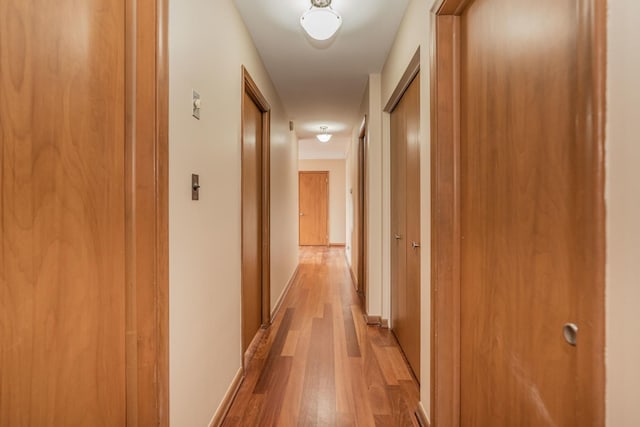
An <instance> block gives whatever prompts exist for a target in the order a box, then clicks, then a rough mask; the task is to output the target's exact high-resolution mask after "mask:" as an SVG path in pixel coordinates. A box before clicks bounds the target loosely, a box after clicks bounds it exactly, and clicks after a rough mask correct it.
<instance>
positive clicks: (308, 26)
mask: <svg viewBox="0 0 640 427" xmlns="http://www.w3.org/2000/svg"><path fill="white" fill-rule="evenodd" d="M300 25H302V28H304V30H305V31H306V32H307V34H309V36H311V37H312V38H314V39H316V40H327V39H330V38H331V36H333V35H334V34H335V33H336V31H338V29H339V28H340V25H342V17H340V15H339V14H338V12H336V11H335V10H333V9H332V8H331V0H311V8H310V9H309V10H307V11H306V12H305V13H304V14H303V15H302V16H301V17H300Z"/></svg>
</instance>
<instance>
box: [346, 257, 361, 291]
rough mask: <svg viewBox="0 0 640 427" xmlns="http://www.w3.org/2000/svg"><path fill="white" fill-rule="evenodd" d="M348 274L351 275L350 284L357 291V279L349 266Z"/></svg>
mask: <svg viewBox="0 0 640 427" xmlns="http://www.w3.org/2000/svg"><path fill="white" fill-rule="evenodd" d="M345 258H346V256H345ZM349 273H350V274H351V283H352V284H353V287H354V288H355V289H358V278H357V277H356V274H355V273H354V272H353V268H351V266H349Z"/></svg>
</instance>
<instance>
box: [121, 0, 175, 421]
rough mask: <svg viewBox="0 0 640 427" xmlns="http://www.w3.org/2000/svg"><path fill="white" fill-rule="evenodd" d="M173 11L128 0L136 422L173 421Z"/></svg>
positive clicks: (129, 344) (130, 389)
mask: <svg viewBox="0 0 640 427" xmlns="http://www.w3.org/2000/svg"><path fill="white" fill-rule="evenodd" d="M168 12H169V5H168V0H155V1H152V2H151V3H148V2H146V3H145V2H142V1H141V0H126V2H125V27H126V36H125V58H126V59H125V74H126V79H125V80H126V87H125V115H126V118H127V120H126V122H125V123H126V124H125V212H124V216H125V248H124V251H125V259H126V264H125V265H126V266H125V328H126V336H125V335H124V333H125V331H123V340H125V363H126V367H125V372H126V419H127V425H131V426H135V425H157V426H168V425H169V63H168V59H169V56H168V43H167V42H168ZM148 34H153V35H155V36H154V37H148V36H147V35H148ZM149 117H152V120H149Z"/></svg>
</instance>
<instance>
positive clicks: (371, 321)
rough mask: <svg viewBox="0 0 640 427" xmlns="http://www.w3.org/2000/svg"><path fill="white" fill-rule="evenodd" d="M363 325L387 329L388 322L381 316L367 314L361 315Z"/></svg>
mask: <svg viewBox="0 0 640 427" xmlns="http://www.w3.org/2000/svg"><path fill="white" fill-rule="evenodd" d="M362 316H363V317H364V323H366V324H367V325H369V326H380V327H381V328H389V320H388V319H383V318H382V316H370V315H368V314H366V313H365V314H363V315H362Z"/></svg>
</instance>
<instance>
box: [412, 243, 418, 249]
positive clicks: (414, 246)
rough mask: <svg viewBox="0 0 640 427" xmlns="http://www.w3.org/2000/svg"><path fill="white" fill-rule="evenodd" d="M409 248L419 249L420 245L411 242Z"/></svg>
mask: <svg viewBox="0 0 640 427" xmlns="http://www.w3.org/2000/svg"><path fill="white" fill-rule="evenodd" d="M411 247H412V248H413V249H415V248H419V247H420V243H418V242H411Z"/></svg>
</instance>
